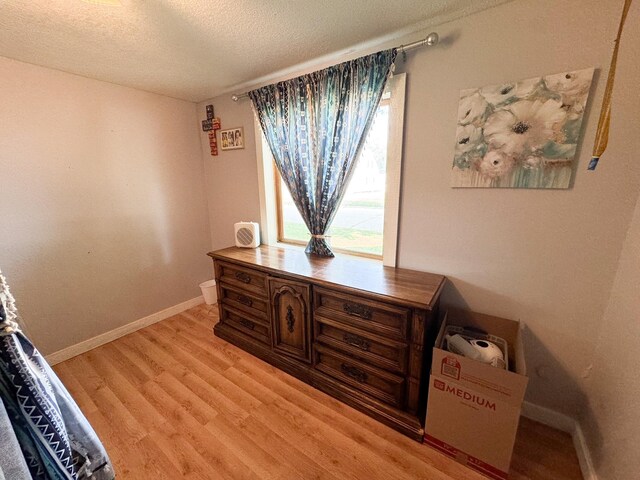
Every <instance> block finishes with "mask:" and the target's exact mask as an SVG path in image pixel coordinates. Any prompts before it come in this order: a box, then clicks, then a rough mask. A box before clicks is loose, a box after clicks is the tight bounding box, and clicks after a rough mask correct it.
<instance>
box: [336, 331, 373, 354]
mask: <svg viewBox="0 0 640 480" xmlns="http://www.w3.org/2000/svg"><path fill="white" fill-rule="evenodd" d="M342 339H343V340H344V341H345V342H346V343H348V344H349V345H351V346H353V347H357V348H359V349H360V350H364V351H365V352H368V351H369V348H370V347H371V344H370V343H369V342H368V341H367V340H365V339H364V338H362V337H360V336H358V335H354V334H353V333H345V334H344V335H343V337H342Z"/></svg>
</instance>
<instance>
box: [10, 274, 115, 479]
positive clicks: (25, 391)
mask: <svg viewBox="0 0 640 480" xmlns="http://www.w3.org/2000/svg"><path fill="white" fill-rule="evenodd" d="M17 320H18V311H17V309H16V305H15V300H14V298H13V296H12V295H11V292H10V291H9V287H8V285H7V283H6V280H5V278H4V277H3V276H2V272H0V400H1V403H2V405H0V407H2V408H0V415H6V417H3V418H2V419H0V426H2V425H3V421H4V425H5V427H6V425H7V423H9V424H10V425H11V428H12V430H13V435H11V432H10V431H8V430H7V429H6V428H5V430H4V432H5V435H6V437H7V440H8V441H10V443H11V446H12V447H14V451H15V450H16V448H15V447H16V442H17V446H18V447H19V451H20V452H21V454H22V455H21V458H22V461H20V460H17V461H16V459H15V458H7V457H6V455H5V453H4V452H3V451H2V450H3V449H4V442H3V448H2V449H0V480H1V479H2V477H3V476H4V477H5V478H7V479H14V478H15V479H22V478H25V479H28V478H33V479H35V480H82V479H89V478H91V479H92V480H112V479H113V478H114V477H115V474H114V471H113V467H112V465H111V462H110V461H109V457H108V456H107V453H106V451H105V450H104V447H103V446H102V444H101V443H100V440H99V439H98V436H97V435H96V433H95V432H94V430H93V428H91V425H89V422H88V421H87V419H86V418H85V417H84V415H83V414H82V412H81V411H80V409H79V408H78V406H77V405H76V403H75V402H74V400H73V399H72V398H71V396H70V395H69V392H67V390H66V388H65V387H64V385H62V383H61V382H60V380H59V379H58V377H57V376H56V374H55V372H54V371H53V370H52V369H51V367H50V366H49V365H48V364H47V362H46V360H45V359H44V358H43V357H42V356H41V355H40V353H39V352H38V350H37V349H36V348H35V347H34V346H33V344H32V343H31V342H30V341H29V339H28V338H27V337H26V336H25V335H24V334H23V333H22V332H21V330H20V327H19V325H18V322H17ZM7 420H8V422H7ZM2 432H3V431H2V430H0V434H2ZM10 460H13V463H10ZM25 467H26V468H27V469H28V473H27V472H25V471H24V469H25ZM7 469H13V470H11V471H7ZM29 475H30V476H29Z"/></svg>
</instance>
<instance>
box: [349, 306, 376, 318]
mask: <svg viewBox="0 0 640 480" xmlns="http://www.w3.org/2000/svg"><path fill="white" fill-rule="evenodd" d="M342 308H343V309H344V311H345V312H347V313H348V314H349V315H353V316H354V317H360V318H364V319H365V320H371V317H372V316H373V313H372V312H371V309H370V308H368V307H365V306H364V305H359V304H357V303H345V304H343V305H342Z"/></svg>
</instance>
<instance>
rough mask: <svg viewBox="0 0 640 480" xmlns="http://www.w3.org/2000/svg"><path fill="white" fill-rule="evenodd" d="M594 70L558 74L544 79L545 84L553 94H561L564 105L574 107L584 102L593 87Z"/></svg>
mask: <svg viewBox="0 0 640 480" xmlns="http://www.w3.org/2000/svg"><path fill="white" fill-rule="evenodd" d="M592 76H593V70H592V69H590V68H588V69H586V70H578V71H575V72H567V73H558V74H556V75H549V76H547V77H544V83H545V84H546V85H547V88H548V89H549V90H551V91H552V92H555V93H558V94H560V96H561V97H562V103H564V104H565V105H568V106H572V105H573V104H574V103H576V102H577V101H584V97H586V95H587V93H588V92H589V87H591V77H592Z"/></svg>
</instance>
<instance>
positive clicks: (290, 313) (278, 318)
mask: <svg viewBox="0 0 640 480" xmlns="http://www.w3.org/2000/svg"><path fill="white" fill-rule="evenodd" d="M310 290H311V288H310V286H309V285H307V284H305V283H301V282H295V281H292V280H285V279H281V278H269V295H270V297H271V332H272V340H273V349H274V350H275V351H276V352H278V353H283V354H285V355H289V356H291V357H294V358H297V359H299V360H302V361H304V362H307V363H311V331H310V325H311V322H310V319H309V315H310V312H311V305H310Z"/></svg>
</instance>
